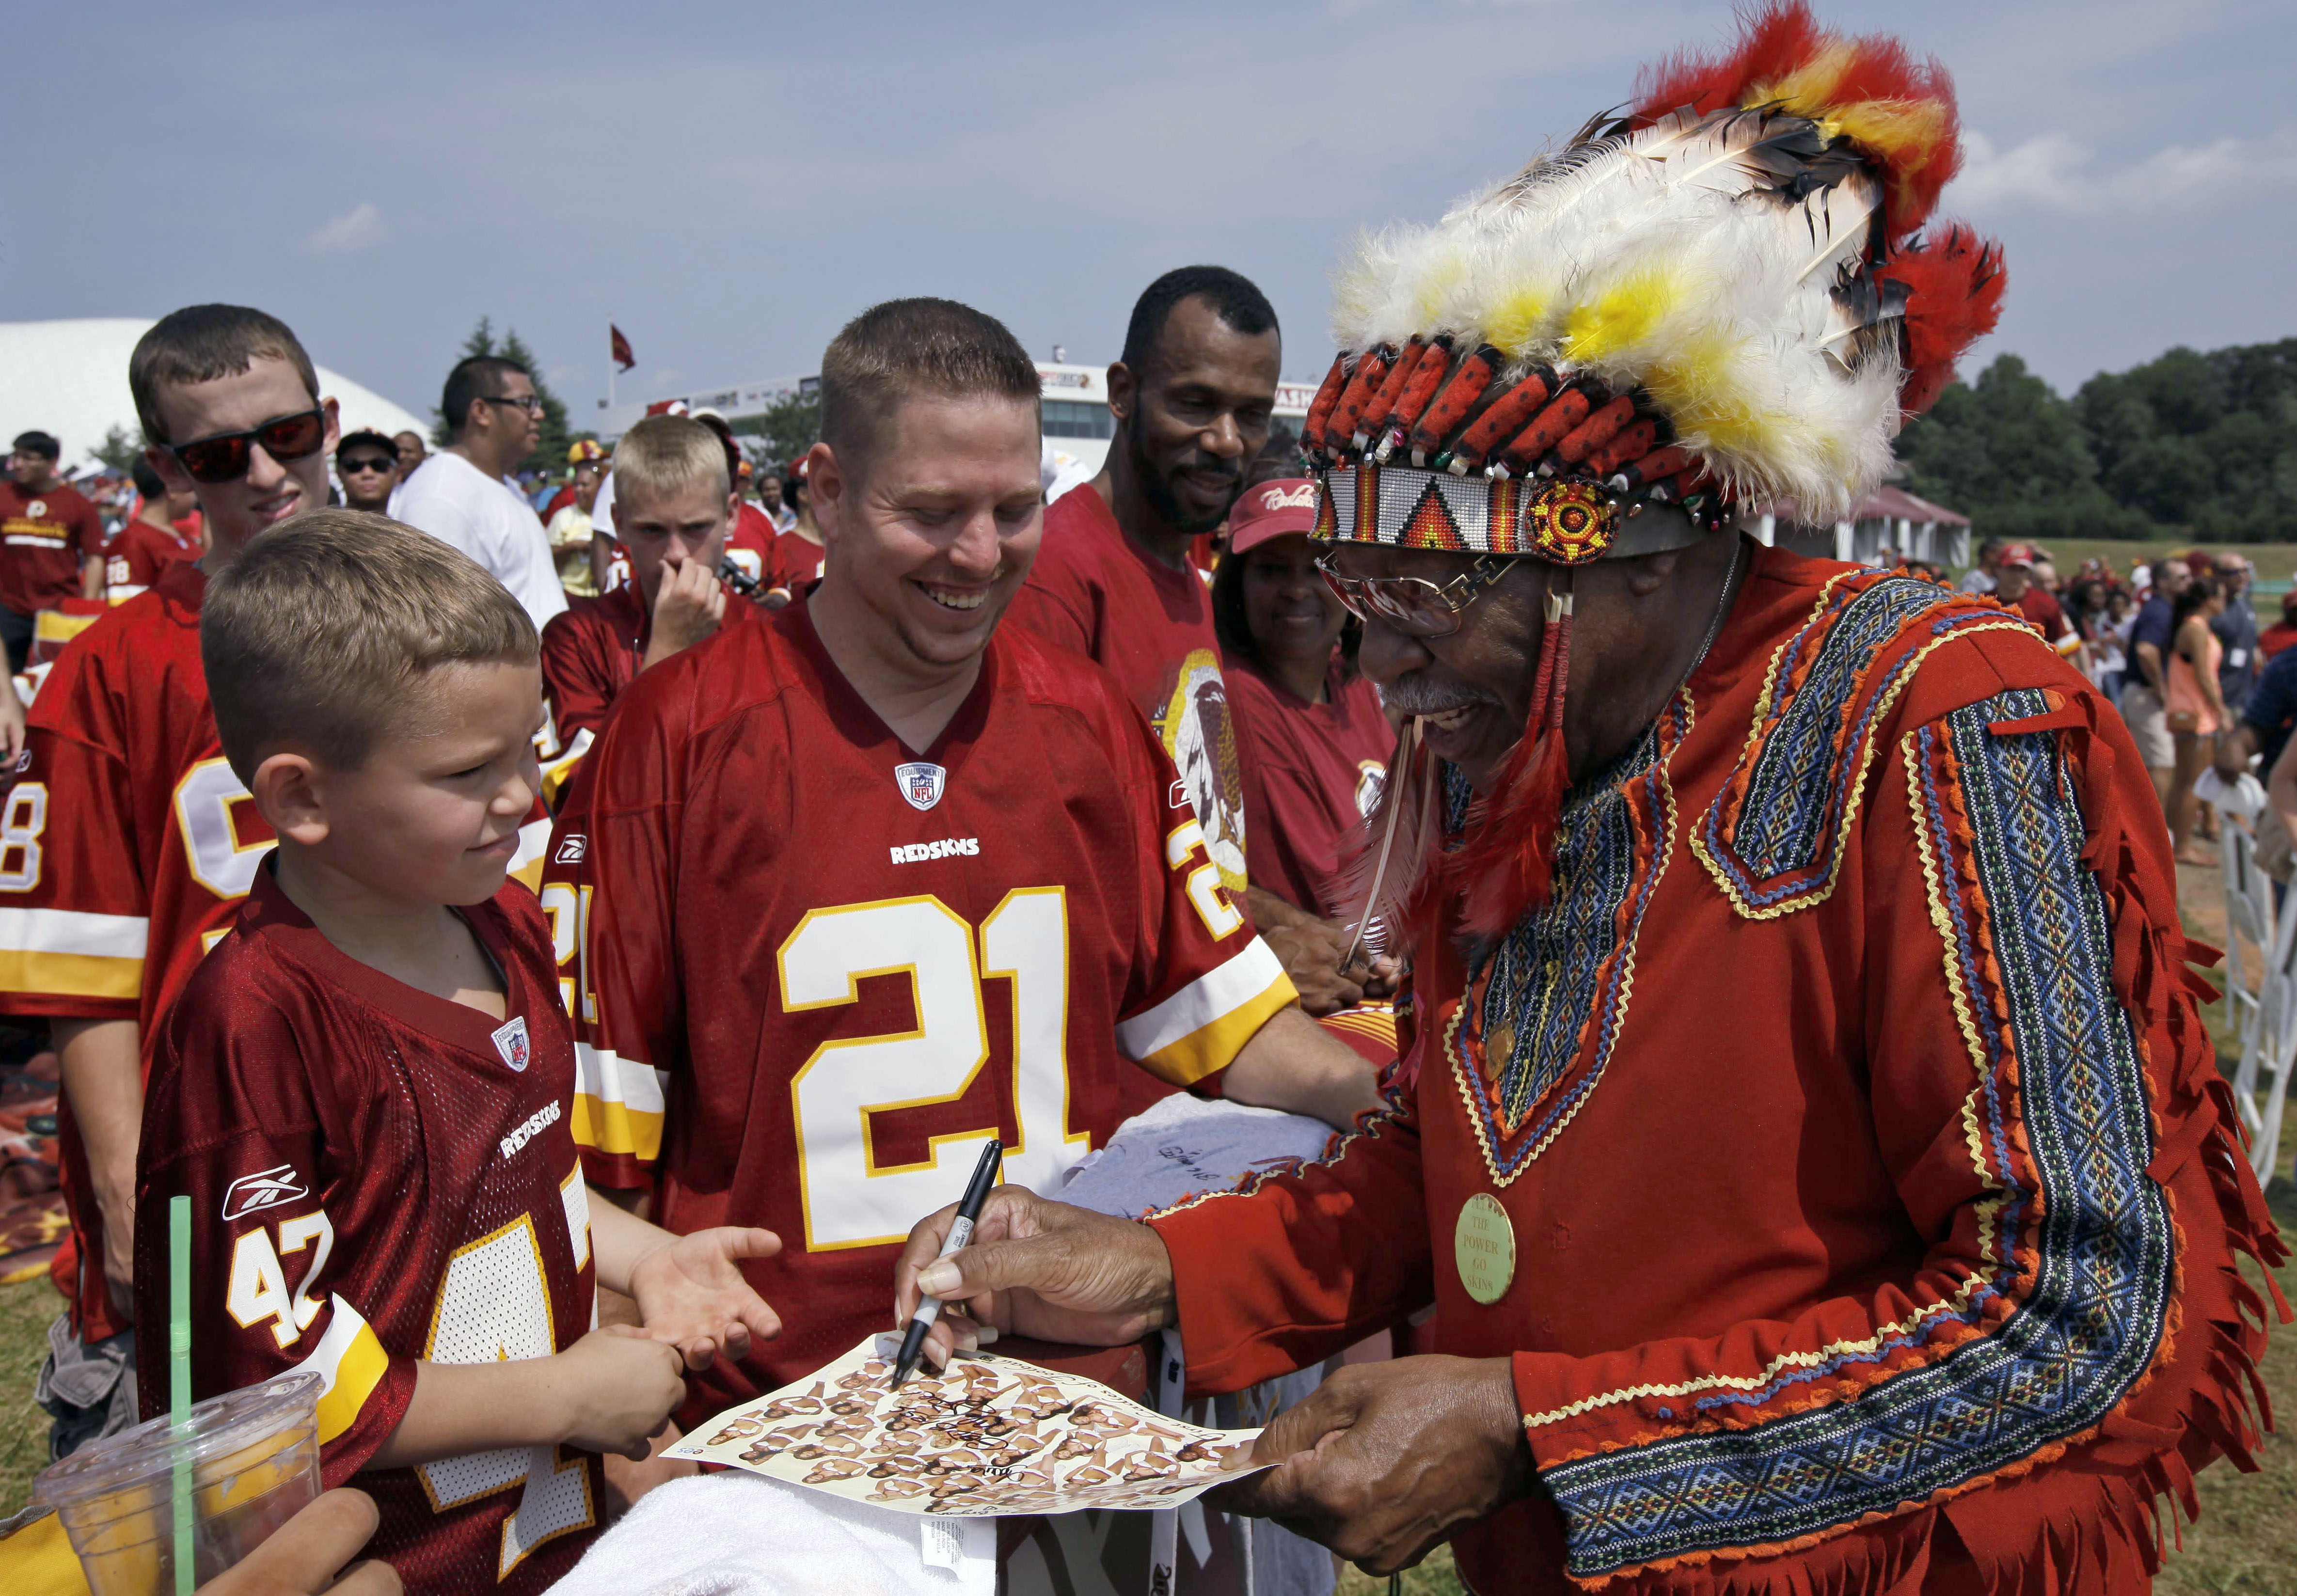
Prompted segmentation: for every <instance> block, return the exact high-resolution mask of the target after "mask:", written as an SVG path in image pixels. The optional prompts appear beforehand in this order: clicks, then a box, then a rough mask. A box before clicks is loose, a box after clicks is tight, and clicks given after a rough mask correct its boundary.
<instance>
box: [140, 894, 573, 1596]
mask: <svg viewBox="0 0 2297 1596" xmlns="http://www.w3.org/2000/svg"><path fill="white" fill-rule="evenodd" d="M463 915H464V917H465V920H466V921H467V922H468V923H469V925H470V926H471V929H472V930H473V932H474V933H475V934H477V936H478V938H479V940H480V942H482V944H484V946H485V948H486V950H487V951H488V953H489V954H490V955H491V956H492V958H493V959H494V962H495V965H496V967H497V968H498V969H499V970H500V971H501V972H502V976H503V983H504V986H505V988H506V992H505V998H504V1007H505V1008H506V1013H507V1016H508V1017H507V1018H506V1019H505V1020H504V1021H503V1022H502V1023H500V1024H497V1023H496V1022H495V1021H494V1020H492V1019H490V1018H489V1017H487V1016H485V1015H482V1014H481V1013H479V1012H478V1011H477V1010H475V1009H472V1008H465V1007H463V1006H462V1005H461V1004H458V1003H452V1002H449V1001H448V1000H445V999H442V998H434V997H432V996H431V995H430V994H429V993H427V992H423V991H416V989H415V988H413V987H410V986H405V985H402V984H400V983H399V982H397V981H394V980H392V979H391V977H390V976H388V975H383V973H382V972H380V971H378V970H374V969H370V968H368V967H366V965H363V964H359V963H358V962H356V961H355V960H353V959H350V958H346V957H345V956H344V955H343V954H342V953H341V952H339V951H337V950H336V949H335V948H334V946H333V944H332V943H330V942H328V941H327V939H326V938H325V936H324V935H322V934H320V933H319V931H318V930H317V927H315V926H313V925H312V924H311V922H310V920H309V918H307V917H305V916H304V915H303V913H302V912H301V910H300V909H297V908H296V907H295V906H294V905H293V904H292V903H291V902H290V901H288V899H287V897H286V894H284V893H282V892H281V891H280V890H279V887H278V885H277V884H276V882H275V881H274V880H273V879H272V875H271V872H270V871H269V870H268V869H264V870H262V871H259V873H258V876H257V880H256V884H255V887H254V890H253V892H252V893H250V894H249V896H248V899H247V901H246V903H245V904H244V906H243V908H242V909H240V910H239V913H238V918H237V923H236V924H235V926H234V927H233V928H232V931H231V933H230V934H229V935H227V936H226V937H225V939H224V940H223V942H221V943H220V944H218V947H217V949H216V951H215V953H214V956H213V957H211V958H209V959H207V960H206V961H205V962H204V963H202V965H201V967H200V968H199V970H198V972H197V973H196V974H195V975H193V978H192V982H191V984H190V985H189V986H188V987H187V988H186V989H185V993H184V997H183V1000H182V1001H181V1002H180V1003H178V1004H177V1006H176V1008H175V1009H174V1011H173V1012H172V1013H171V1014H170V1015H169V1017H168V1020H167V1023H166V1024H165V1025H164V1027H163V1028H162V1031H163V1033H162V1036H161V1042H160V1046H159V1049H158V1050H157V1057H155V1059H154V1061H153V1067H152V1084H151V1090H150V1093H149V1095H148V1097H147V1098H146V1099H145V1102H144V1150H143V1156H142V1157H141V1159H140V1160H139V1161H138V1162H139V1164H140V1169H139V1177H140V1178H139V1180H138V1182H137V1197H136V1296H137V1297H138V1298H139V1299H140V1300H142V1301H144V1302H149V1303H162V1302H165V1301H166V1300H167V1293H168V1202H169V1198H170V1197H177V1196H187V1197H190V1198H191V1199H192V1213H193V1220H192V1267H191V1279H192V1304H191V1307H192V1394H193V1398H194V1399H195V1400H197V1399H201V1398H205V1397H209V1396H213V1395H216V1394H218V1393H221V1392H225V1391H231V1390H235V1389H237V1388H238V1387H240V1386H249V1385H253V1384H255V1383H256V1382H258V1381H260V1380H267V1379H271V1378H276V1377H277V1376H279V1375H282V1374H285V1373H288V1372H291V1371H294V1370H309V1371H311V1372H315V1373H317V1374H318V1375H319V1376H320V1377H321V1378H322V1379H323V1380H324V1381H325V1387H324V1394H322V1395H321V1397H320V1399H319V1439H320V1443H321V1466H322V1469H323V1472H324V1474H325V1481H326V1484H327V1485H330V1486H333V1485H351V1484H357V1485H358V1487H359V1488H360V1489H361V1490H364V1491H366V1492H367V1493H369V1494H371V1495H373V1496H374V1498H375V1505H376V1506H377V1507H378V1508H380V1509H381V1510H382V1514H383V1523H382V1526H381V1527H380V1528H378V1529H377V1530H376V1531H375V1539H374V1541H373V1542H372V1543H369V1545H368V1547H367V1549H366V1551H367V1554H368V1555H371V1556H375V1557H380V1558H382V1559H384V1560H386V1561H387V1562H389V1563H390V1564H391V1566H392V1567H395V1568H397V1569H398V1570H399V1577H400V1578H401V1579H402V1580H403V1581H405V1583H406V1584H407V1587H408V1589H409V1590H415V1591H433V1592H498V1591H500V1592H526V1591H541V1590H544V1589H546V1588H547V1586H548V1585H550V1584H551V1583H552V1582H553V1581H555V1580H556V1579H557V1578H558V1577H559V1576H560V1575H563V1574H564V1573H565V1571H566V1570H567V1569H568V1568H570V1567H572V1566H573V1564H574V1562H575V1559H578V1558H579V1557H580V1556H581V1554H582V1551H583V1548H584V1547H585V1546H586V1545H587V1544H588V1543H589V1540H590V1539H591V1537H592V1536H593V1535H594V1534H596V1533H597V1524H598V1518H599V1506H600V1501H601V1498H600V1495H599V1492H600V1489H601V1487H602V1485H604V1477H603V1470H602V1468H601V1466H600V1463H599V1460H598V1459H597V1456H596V1455H595V1454H590V1453H585V1452H576V1451H572V1450H570V1449H566V1448H562V1447H551V1446H538V1447H523V1446H522V1447H506V1448H502V1449H499V1450H497V1451H492V1452H472V1453H468V1454H466V1455H465V1456H462V1457H457V1458H448V1459H443V1460H440V1461H438V1462H433V1463H425V1464H423V1465H421V1466H420V1467H417V1468H383V1469H374V1470H367V1471H366V1472H362V1470H363V1469H364V1468H365V1466H366V1460H368V1459H369V1458H370V1457H372V1456H373V1455H374V1454H375V1450H376V1449H377V1448H378V1447H380V1446H381V1445H382V1444H383V1443H384V1442H385V1441H387V1440H388V1439H390V1437H391V1433H392V1432H393V1431H394V1430H396V1429H397V1428H398V1427H399V1420H400V1419H403V1418H404V1417H405V1416H406V1413H407V1405H408V1402H409V1401H410V1400H411V1399H412V1397H413V1395H414V1393H415V1365H416V1362H417V1361H418V1360H419V1361H422V1362H432V1363H483V1362H494V1361H495V1360H497V1359H498V1358H544V1357H548V1356H549V1355H550V1354H552V1353H556V1352H563V1351H564V1350H565V1349H566V1348H567V1347H568V1346H570V1345H572V1344H573V1343H574V1342H575V1341H576V1340H577V1339H579V1338H580V1337H581V1336H582V1335H583V1334H584V1332H586V1331H587V1330H589V1328H590V1325H591V1322H592V1320H593V1317H594V1314H593V1312H592V1307H593V1297H594V1288H595V1285H596V1271H595V1270H594V1268H593V1265H592V1263H591V1258H590V1219H589V1197H588V1196H587V1194H586V1193H585V1191H584V1189H583V1186H582V1172H581V1167H580V1164H578V1163H577V1161H576V1157H575V1152H574V1141H573V1138H572V1136H570V1135H569V1134H568V1132H567V1125H566V1119H565V1111H566V1106H567V1103H568V1101H569V1099H570V1098H571V1096H572V1092H573V1090H574V1055H573V1045H572V1037H571V1036H570V1034H569V1033H568V1030H567V1024H566V1017H565V1015H564V1012H563V1011H562V1010H561V1009H560V1008H559V1006H558V1001H557V992H556V990H555V987H554V985H553V976H554V971H553V968H552V951H551V946H550V934H549V931H548V929H547V926H546V925H545V923H544V920H543V917H542V914H541V911H540V910H539V909H538V908H537V907H536V905H535V901H534V898H533V896H532V894H531V893H528V892H527V891H526V889H525V888H523V887H522V886H518V885H516V884H505V885H504V888H503V890H502V891H501V892H500V893H497V894H496V896H495V898H494V900H493V901H491V902H489V903H482V904H478V905H475V906H473V907H472V908H470V909H465V910H464V911H463ZM153 1345H157V1338H156V1337H155V1338H154V1342H153ZM140 1373H141V1392H142V1396H143V1403H144V1414H145V1415H146V1416H147V1417H149V1416H151V1415H153V1414H157V1413H161V1412H164V1411H166V1410H167V1406H168V1361H167V1359H165V1358H164V1357H157V1356H150V1357H145V1358H144V1360H142V1369H141V1370H140ZM354 1476H357V1479H356V1480H354V1479H353V1477H354Z"/></svg>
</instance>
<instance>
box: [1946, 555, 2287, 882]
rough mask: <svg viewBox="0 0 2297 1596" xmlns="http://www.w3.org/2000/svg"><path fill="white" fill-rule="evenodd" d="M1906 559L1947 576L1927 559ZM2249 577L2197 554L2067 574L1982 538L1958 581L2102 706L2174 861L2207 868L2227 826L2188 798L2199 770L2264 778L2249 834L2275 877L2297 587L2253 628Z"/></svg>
mask: <svg viewBox="0 0 2297 1596" xmlns="http://www.w3.org/2000/svg"><path fill="white" fill-rule="evenodd" d="M1903 564H1905V565H1906V568H1907V569H1909V570H1912V571H1914V572H1915V573H1916V574H1919V575H1923V576H1927V577H1929V578H1931V580H1937V581H1940V582H1947V581H1949V580H1951V579H1950V578H1949V577H1948V575H1947V572H1945V571H1944V570H1943V569H1942V568H1940V567H1939V566H1936V565H1934V564H1926V563H1923V562H1920V561H1913V560H1909V561H1906V562H1903ZM2256 574H2257V573H2256V570H2255V568H2254V567H2253V566H2252V564H2250V562H2249V560H2248V559H2247V558H2246V557H2245V556H2243V555H2240V554H2238V553H2235V552H2233V551H2230V550H2227V551H2223V552H2220V553H2216V554H2212V553H2211V552H2209V551H2208V550H2205V549H2194V550H2191V551H2188V552H2185V553H2180V554H2172V555H2166V556H2164V557H2162V558H2161V559H2157V560H2153V561H2152V562H2145V561H2139V562H2136V563H2135V564H2132V565H2131V567H2130V568H2129V570H2128V572H2120V571H2117V570H2116V569H2115V568H2114V567H2113V566H2112V564H2110V563H2109V562H2107V561H2105V560H2103V559H2098V558H2090V559H2086V560H2084V561H2083V562H2082V563H2081V564H2080V565H2079V567H2077V568H2076V569H2075V571H2074V572H2073V573H2072V575H2071V576H2066V575H2063V574H2062V573H2061V572H2059V570H2058V568H2057V564H2056V562H2055V561H2054V559H2053V558H2052V557H2051V554H2050V551H2049V550H2048V549H2046V548H2044V547H2040V546H2038V545H2036V544H2029V543H2013V542H2007V541H2005V540H2004V539H1998V538H1993V539H1987V540H1986V541H1985V542H1983V543H1981V544H1980V546H1979V549H1978V561H1977V564H1974V565H1972V567H1971V568H1970V570H1969V571H1968V572H1965V573H1964V575H1963V577H1962V578H1961V580H1960V582H1959V583H1958V584H1956V585H1958V586H1959V587H1960V588H1961V589H1962V590H1963V591H1964V592H1965V593H1982V594H1988V595H1991V596H1993V597H1994V598H1996V599H1997V600H1999V601H2000V602H2001V603H2003V604H2005V605H2009V606H2010V607H2011V608H2013V609H2015V610H2016V611H2018V612H2019V613H2020V614H2021V615H2023V616H2024V617H2025V618H2026V619H2027V620H2028V621H2031V622H2033V624H2034V625H2035V626H2036V627H2038V628H2039V629H2040V630H2041V632H2042V634H2043V636H2044V637H2046V638H2048V639H2049V640H2050V641H2051V642H2052V643H2053V644H2054V646H2056V647H2057V648H2058V650H2059V652H2060V653H2062V654H2064V655H2065V656H2066V657H2067V658H2068V659H2069V660H2070V661H2071V662H2073V663H2074V664H2075V666H2076V667H2077V668H2079V670H2081V671H2082V672H2083V673H2084V674H2085V675H2087V677H2088V678H2089V679H2091V680H2092V681H2094V682H2095V683H2096V684H2097V686H2098V687H2099V689H2100V690H2101V691H2102V692H2104V694H2105V695H2107V696H2108V697H2109V698H2111V699H2112V701H2113V703H2114V704H2115V705H2116V707H2118V708H2119V709H2120V712H2121V715H2122V719H2123V720H2125V721H2127V722H2128V727H2129V730H2130V735H2131V736H2132V737H2133V739H2134V740H2135V741H2136V744H2137V750H2138V753H2139V754H2140V755H2141V756H2142V757H2143V758H2144V760H2145V766H2146V769H2147V770H2148V771H2149V772H2150V773H2151V774H2152V776H2153V786H2154V790H2155V792H2156V793H2158V794H2160V796H2161V810H2162V815H2163V818H2164V819H2165V820H2166V821H2167V823H2168V825H2169V833H2170V836H2171V839H2172V841H2173V842H2174V843H2175V844H2176V848H2177V856H2178V860H2179V862H2181V863H2184V864H2197V865H2207V864H2214V863H2215V862H2216V860H2215V857H2214V856H2213V855H2212V854H2211V853H2210V852H2209V851H2208V844H2210V843H2214V842H2216V841H2218V840H2219V835H2220V828H2221V827H2222V825H2223V823H2224V822H2223V820H2222V819H2221V818H2220V817H2219V815H2218V814H2217V813H2216V812H2215V811H2214V810H2212V808H2211V806H2210V805H2209V804H2207V803H2204V802H2201V801H2200V800H2199V799H2198V798H2197V796H2196V794H2195V787H2196V784H2197V783H2198V782H2199V780H2200V777H2201V776H2202V771H2204V770H2205V769H2211V767H2212V766H2214V768H2215V769H2216V770H2217V771H2218V774H2219V777H2221V778H2222V779H2224V780H2226V781H2227V782H2233V781H2237V780H2238V778H2239V777H2241V776H2242V775H2243V774H2244V773H2247V772H2249V771H2251V770H2252V767H2254V769H2256V770H2257V771H2258V772H2259V773H2261V774H2262V775H2264V776H2265V777H2267V778H2268V794H2269V795H2270V796H2271V797H2272V800H2273V802H2272V810H2273V813H2272V815H2269V816H2268V817H2267V818H2266V819H2265V820H2263V821H2262V822H2260V825H2259V827H2258V840H2259V847H2260V858H2261V859H2262V860H2264V861H2265V863H2266V865H2267V868H2268V873H2270V874H2272V875H2273V876H2275V878H2276V880H2280V881H2284V882H2286V881H2287V880H2288V878H2289V875H2290V844H2289V841H2288V827H2287V824H2286V822H2285V821H2282V820H2278V819H2275V818H2274V817H2276V816H2290V815H2297V767H2293V768H2292V769H2290V770H2289V771H2288V772H2286V773H2283V774H2280V775H2278V776H2276V772H2277V771H2278V768H2279V762H2280V759H2281V754H2282V753H2283V751H2284V750H2285V748H2286V747H2287V746H2288V745H2289V741H2290V731H2291V728H2292V727H2293V725H2297V654H2293V653H2292V652H2291V651H2290V645H2291V644H2292V643H2297V589H2293V590H2292V591H2290V592H2286V593H2284V594H2283V595H2282V596H2281V619H2280V620H2279V621H2276V622H2275V623H2274V624H2273V625H2271V626H2268V627H2265V628H2262V629H2260V626H2259V624H2258V613H2257V608H2256V605H2255V602H2254V598H2253V594H2254V589H2255V586H2256ZM2276 661H2278V662H2279V663H2278V664H2277V665H2276Z"/></svg>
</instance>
